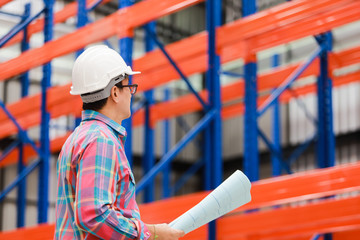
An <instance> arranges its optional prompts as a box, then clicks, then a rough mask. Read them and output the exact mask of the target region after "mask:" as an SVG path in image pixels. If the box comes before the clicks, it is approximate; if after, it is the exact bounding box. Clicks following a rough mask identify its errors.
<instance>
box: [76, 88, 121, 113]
mask: <svg viewBox="0 0 360 240" xmlns="http://www.w3.org/2000/svg"><path fill="white" fill-rule="evenodd" d="M115 86H117V87H118V88H119V89H120V90H121V86H122V82H119V83H117V84H116V85H115ZM100 91H101V90H100ZM97 92H98V91H96V92H93V93H97ZM93 93H86V94H84V95H85V96H86V95H90V94H93ZM108 98H109V97H107V98H104V99H101V100H98V101H95V102H90V103H84V102H83V107H82V108H83V110H93V111H99V110H101V109H102V108H103V107H104V106H105V105H106V103H107V100H108Z"/></svg>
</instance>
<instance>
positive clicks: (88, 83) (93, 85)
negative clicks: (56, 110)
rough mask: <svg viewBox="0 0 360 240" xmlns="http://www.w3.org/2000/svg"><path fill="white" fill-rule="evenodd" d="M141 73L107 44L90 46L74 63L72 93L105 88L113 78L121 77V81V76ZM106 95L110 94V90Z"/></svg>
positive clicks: (76, 93) (96, 90)
mask: <svg viewBox="0 0 360 240" xmlns="http://www.w3.org/2000/svg"><path fill="white" fill-rule="evenodd" d="M139 73H140V72H134V71H133V70H132V69H131V67H130V66H127V65H126V63H125V61H124V59H123V58H122V57H121V56H120V55H119V53H117V52H116V51H115V50H113V49H111V48H109V47H107V46H106V45H98V46H94V47H90V48H88V49H86V50H85V51H84V52H83V53H82V54H80V56H79V57H78V58H77V59H76V61H75V63H74V67H73V70H72V87H71V91H70V94H72V95H82V94H87V93H93V92H98V91H100V90H103V89H105V88H106V87H107V86H108V85H109V83H110V82H111V80H114V79H120V81H121V80H123V79H124V78H119V77H120V76H125V74H126V75H134V74H139ZM118 82H119V81H118ZM114 85H115V84H114ZM105 95H107V97H108V96H110V92H109V93H108V94H105ZM102 96H104V95H102ZM83 100H84V99H83ZM96 100H100V99H96ZM87 102H92V101H91V100H90V101H87Z"/></svg>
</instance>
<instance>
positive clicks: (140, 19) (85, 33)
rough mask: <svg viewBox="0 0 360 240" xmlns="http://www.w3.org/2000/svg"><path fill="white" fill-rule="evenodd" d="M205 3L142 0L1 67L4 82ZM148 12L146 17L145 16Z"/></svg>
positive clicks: (1, 76)
mask: <svg viewBox="0 0 360 240" xmlns="http://www.w3.org/2000/svg"><path fill="white" fill-rule="evenodd" d="M202 1H203V0H167V1H163V2H162V3H161V4H159V3H158V0H148V1H142V2H140V3H137V4H134V5H133V6H131V7H128V8H126V9H120V10H118V11H117V12H115V13H113V14H111V15H110V16H107V17H105V18H103V19H101V20H98V21H96V22H94V23H92V24H89V25H87V26H85V27H82V28H80V29H78V30H77V31H75V32H73V33H69V34H67V35H65V36H62V37H60V38H58V39H56V40H53V41H50V42H48V43H46V44H44V45H43V46H41V47H39V48H36V49H30V50H28V51H26V52H24V53H23V54H21V55H20V56H18V57H16V58H13V59H11V60H9V61H7V62H4V63H1V64H0V69H2V71H1V72H0V81H4V80H6V79H8V78H10V77H13V76H16V75H18V74H20V73H23V72H25V71H28V70H30V69H32V68H35V67H38V66H41V65H43V64H45V63H47V62H49V61H51V60H52V59H54V58H56V57H60V56H64V55H66V54H69V53H72V52H74V51H76V50H79V49H81V48H83V47H85V46H87V45H89V44H91V43H94V42H99V41H102V40H105V39H107V38H109V37H111V36H113V35H116V34H117V35H118V36H119V37H128V36H131V35H132V29H133V28H135V27H139V26H141V25H144V24H145V23H147V22H150V21H152V20H155V19H157V18H160V17H162V16H165V15H168V14H171V13H173V12H176V11H180V10H181V9H183V8H186V7H189V6H192V5H194V4H196V3H199V2H202ZM144 13H146V14H144Z"/></svg>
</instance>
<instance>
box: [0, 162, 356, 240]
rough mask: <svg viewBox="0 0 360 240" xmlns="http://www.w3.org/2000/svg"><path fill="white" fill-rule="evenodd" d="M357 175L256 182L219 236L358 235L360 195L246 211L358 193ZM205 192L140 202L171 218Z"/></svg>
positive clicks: (27, 233) (23, 233)
mask: <svg viewBox="0 0 360 240" xmlns="http://www.w3.org/2000/svg"><path fill="white" fill-rule="evenodd" d="M359 178H360V163H354V164H347V165H340V166H336V167H332V168H327V169H316V170H311V171H308V172H306V173H304V172H303V173H296V174H292V175H287V176H281V177H276V178H270V179H265V180H260V181H257V182H255V183H253V184H252V202H250V203H249V204H247V205H245V206H243V207H241V208H239V209H237V210H235V211H233V212H232V213H231V214H228V215H226V216H224V217H222V218H220V219H219V220H218V224H217V228H218V231H217V232H218V234H219V235H218V237H217V239H226V240H228V239H237V240H238V239H244V240H245V239H246V240H249V239H251V240H255V239H268V240H270V239H292V238H291V237H294V235H296V236H297V237H298V238H297V239H301V240H302V239H304V238H303V237H307V236H311V235H313V234H314V233H319V232H320V233H321V232H328V231H329V232H334V236H336V238H335V239H337V240H338V239H341V238H339V237H342V236H344V237H346V236H347V237H351V236H353V237H354V236H357V235H355V234H357V233H358V232H359V229H360V222H359V221H360V196H356V197H350V198H347V199H343V198H342V199H338V200H337V199H323V200H319V201H318V202H316V203H309V204H307V205H304V206H297V207H282V208H275V209H271V208H268V210H262V211H261V210H260V211H256V212H252V213H248V214H243V212H244V210H249V209H254V208H259V207H264V206H278V205H279V204H288V203H292V202H297V201H302V200H304V199H315V198H323V197H325V196H329V195H332V194H334V193H339V192H353V191H358V189H359V186H358V182H359ZM294 186H298V187H296V188H294ZM207 194H208V192H200V193H194V194H189V195H185V196H179V197H173V198H170V199H166V200H160V201H157V202H154V203H149V204H142V205H140V212H141V215H142V219H143V221H145V222H147V223H156V222H170V221H172V220H173V219H175V218H176V217H178V216H179V215H181V214H182V213H183V212H185V211H187V210H188V209H190V208H191V207H192V206H194V205H195V204H197V203H198V202H199V201H201V200H202V199H203V198H204V197H205V196H206V195H207ZM264 194H265V195H264ZM174 206H176V207H174ZM285 206H286V205H285ZM269 219H271V221H269ZM206 229H207V227H206V226H204V227H201V228H199V229H197V230H195V231H194V232H191V233H190V234H188V235H186V236H185V237H184V238H182V239H204V240H205V239H206V236H207V231H206ZM53 233H54V225H50V224H49V225H40V226H38V227H35V228H28V229H19V230H16V231H11V232H5V233H0V237H1V238H4V239H5V238H6V237H7V238H9V239H10V238H11V239H16V238H18V239H25V238H26V239H31V240H32V239H52V237H53ZM353 234H354V235H353ZM303 235H304V236H303ZM344 239H351V238H344ZM344 239H342V240H344ZM352 239H353V238H352Z"/></svg>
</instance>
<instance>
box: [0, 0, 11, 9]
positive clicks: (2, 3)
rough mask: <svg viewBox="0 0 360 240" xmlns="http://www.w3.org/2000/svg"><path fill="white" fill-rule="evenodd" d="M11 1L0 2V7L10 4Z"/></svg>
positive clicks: (0, 0) (2, 0)
mask: <svg viewBox="0 0 360 240" xmlns="http://www.w3.org/2000/svg"><path fill="white" fill-rule="evenodd" d="M11 1H12V0H0V7H2V6H4V5H5V4H7V3H9V2H11Z"/></svg>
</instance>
